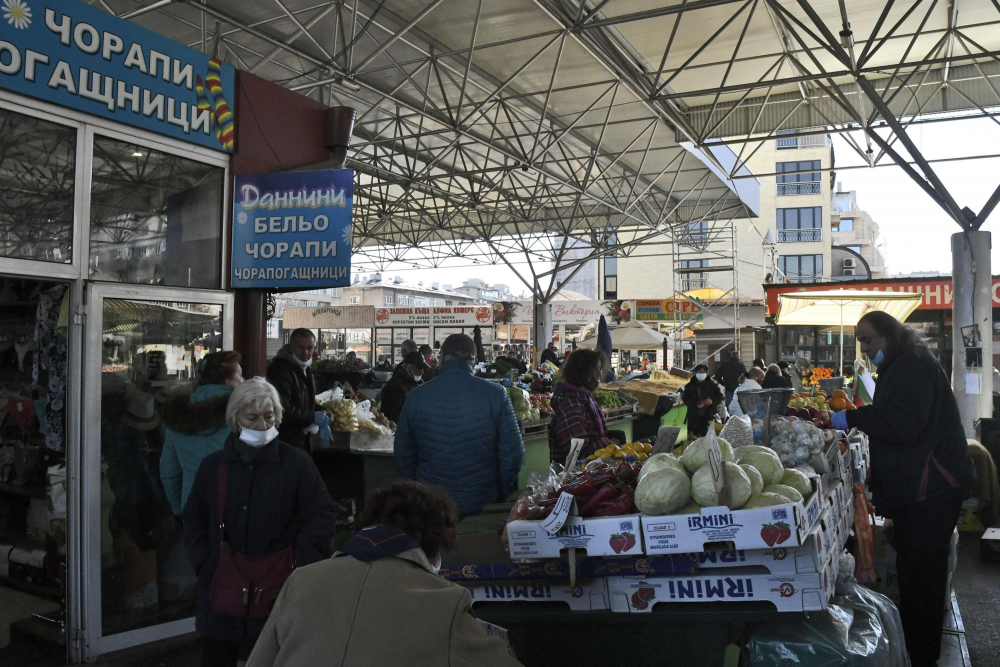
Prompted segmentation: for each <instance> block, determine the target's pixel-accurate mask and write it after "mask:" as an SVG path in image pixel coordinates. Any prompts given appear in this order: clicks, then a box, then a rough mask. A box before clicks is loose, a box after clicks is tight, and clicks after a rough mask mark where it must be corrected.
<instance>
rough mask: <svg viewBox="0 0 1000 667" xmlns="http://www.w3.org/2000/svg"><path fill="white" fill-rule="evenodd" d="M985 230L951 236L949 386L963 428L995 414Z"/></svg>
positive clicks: (990, 291) (990, 288) (971, 427)
mask: <svg viewBox="0 0 1000 667" xmlns="http://www.w3.org/2000/svg"><path fill="white" fill-rule="evenodd" d="M990 246H991V239H990V233H989V232H980V231H963V232H958V233H957V234H952V237H951V256H952V273H951V275H952V278H951V279H952V311H951V312H952V341H953V344H952V364H951V368H952V387H953V388H954V390H955V398H956V399H957V400H958V411H959V414H960V415H961V417H962V426H963V427H964V428H965V433H966V435H967V436H968V437H970V438H974V437H976V436H975V431H976V428H975V424H976V420H978V419H980V418H983V417H992V416H993V278H992V274H991V267H990Z"/></svg>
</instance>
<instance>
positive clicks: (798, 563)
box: [697, 511, 843, 574]
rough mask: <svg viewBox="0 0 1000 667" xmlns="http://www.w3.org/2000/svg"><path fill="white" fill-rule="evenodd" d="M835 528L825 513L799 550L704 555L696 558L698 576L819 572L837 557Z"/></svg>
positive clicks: (794, 548) (827, 513)
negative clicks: (745, 570)
mask: <svg viewBox="0 0 1000 667" xmlns="http://www.w3.org/2000/svg"><path fill="white" fill-rule="evenodd" d="M837 528H838V526H837V524H836V523H835V522H834V519H833V518H832V517H831V516H830V513H829V511H826V512H824V513H823V514H822V516H820V519H819V521H817V522H816V526H815V527H814V528H813V529H812V532H811V533H809V535H807V536H806V539H805V540H804V542H803V544H802V546H798V547H788V548H785V547H778V548H772V549H741V550H736V551H734V550H722V549H715V550H711V551H705V552H702V553H700V554H698V555H697V559H698V574H704V573H705V571H706V570H714V569H716V568H735V567H747V566H750V565H757V566H761V567H765V568H767V571H768V572H770V573H771V574H806V573H812V572H820V571H821V570H822V569H823V566H824V564H825V563H827V562H828V561H829V560H830V557H831V556H832V555H833V554H834V553H836V554H838V555H839V553H840V551H842V550H843V545H841V548H840V549H839V550H838V549H837V543H838V541H839V539H840V535H839V531H838V530H837Z"/></svg>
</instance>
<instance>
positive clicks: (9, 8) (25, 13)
mask: <svg viewBox="0 0 1000 667" xmlns="http://www.w3.org/2000/svg"><path fill="white" fill-rule="evenodd" d="M3 17H4V18H5V19H7V23H9V24H11V25H12V26H14V27H15V28H17V29H18V30H24V29H25V28H27V27H28V26H29V25H31V7H29V6H28V5H27V3H25V2H24V0H3Z"/></svg>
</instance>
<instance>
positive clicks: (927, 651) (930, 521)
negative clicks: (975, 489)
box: [831, 311, 974, 667]
mask: <svg viewBox="0 0 1000 667" xmlns="http://www.w3.org/2000/svg"><path fill="white" fill-rule="evenodd" d="M855 335H856V337H857V340H858V343H860V346H861V352H862V353H864V354H866V355H868V357H869V358H870V359H871V360H872V361H873V362H874V363H875V365H876V366H878V376H879V377H878V384H877V385H876V389H875V395H874V397H873V402H872V404H871V405H867V406H864V407H860V408H858V409H857V410H851V411H845V412H838V413H835V414H834V415H833V418H832V420H831V421H833V425H834V426H835V427H837V428H840V429H846V428H850V427H857V428H859V429H861V430H862V431H864V432H865V433H867V434H868V436H869V444H870V447H871V482H870V484H869V489H870V490H871V492H872V500H873V501H874V504H875V509H876V510H877V511H878V513H879V514H881V515H882V516H885V517H887V518H889V519H892V522H893V525H894V527H895V528H894V530H895V539H896V572H897V574H898V576H899V597H900V603H899V613H900V617H901V618H902V621H903V633H904V635H905V638H906V648H907V650H908V651H909V653H910V659H911V661H912V663H913V667H928V666H930V665H936V664H937V659H938V656H939V654H940V651H941V627H942V624H943V622H944V608H945V601H946V595H947V591H946V590H945V586H946V581H947V577H948V547H949V542H950V541H951V536H952V532H953V531H954V530H955V524H956V523H957V521H958V515H959V513H960V512H961V509H962V501H963V500H965V499H966V498H968V497H969V488H970V484H971V482H972V478H973V475H974V472H973V467H972V461H971V460H970V459H969V454H968V445H967V442H966V435H965V429H964V428H963V426H962V420H961V416H960V415H959V412H958V403H957V402H956V401H955V395H954V393H952V390H951V383H950V382H949V381H948V376H947V375H946V374H945V372H944V369H943V368H941V365H940V364H939V363H938V361H937V359H936V358H935V357H934V355H933V354H932V353H931V351H930V349H929V348H928V347H927V345H926V344H925V343H924V341H923V340H922V339H921V338H920V337H919V336H918V335H917V333H916V332H915V331H914V330H913V329H910V328H909V327H907V326H906V325H904V324H901V323H900V322H898V321H897V320H896V319H895V318H893V317H892V316H891V315H887V314H885V313H882V312H879V311H874V312H870V313H868V314H866V315H865V316H864V317H862V318H861V320H860V321H859V322H858V325H857V328H856V329H855Z"/></svg>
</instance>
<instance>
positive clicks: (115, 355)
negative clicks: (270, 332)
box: [82, 283, 233, 658]
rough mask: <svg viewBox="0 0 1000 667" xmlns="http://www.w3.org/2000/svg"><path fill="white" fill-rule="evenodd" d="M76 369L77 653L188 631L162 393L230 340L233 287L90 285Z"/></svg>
mask: <svg viewBox="0 0 1000 667" xmlns="http://www.w3.org/2000/svg"><path fill="white" fill-rule="evenodd" d="M87 295H88V298H87V318H86V327H85V333H84V336H85V339H84V345H85V353H84V354H85V366H84V378H83V392H82V393H83V442H84V446H83V461H82V468H83V475H82V477H83V484H84V504H83V522H84V536H83V539H84V547H83V551H84V553H83V559H82V560H83V576H84V582H83V587H84V600H85V602H84V604H85V608H84V614H85V618H86V621H85V624H84V627H85V646H84V656H85V658H86V657H90V656H95V655H100V654H104V653H108V652H110V651H116V650H119V649H122V648H127V647H129V646H134V645H138V644H145V643H147V642H151V641H156V640H159V639H163V638H166V637H171V636H175V635H179V634H183V633H187V632H192V631H193V630H194V618H193V617H194V604H195V603H194V593H195V588H194V586H195V581H196V580H195V575H194V572H193V570H192V569H191V566H190V564H189V562H188V559H187V555H186V554H185V552H184V545H183V539H182V528H181V522H180V519H179V517H176V516H175V515H174V512H173V511H172V509H171V505H170V503H169V502H167V500H166V497H165V492H164V487H163V483H162V481H161V478H160V473H159V467H160V454H161V452H162V447H163V443H164V437H165V426H164V422H163V409H164V405H165V402H166V401H167V400H168V398H169V397H171V396H173V395H175V394H177V393H182V392H190V391H192V390H193V389H194V387H195V386H196V383H197V379H196V378H197V373H196V366H197V364H198V362H199V360H201V358H202V357H204V356H205V355H206V354H208V353H210V352H216V351H219V350H230V349H232V344H233V329H232V323H233V295H232V294H227V293H225V292H220V291H208V290H194V289H187V288H182V289H174V288H164V287H151V286H140V285H120V284H113V283H93V284H91V285H89V287H88V292H87Z"/></svg>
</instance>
